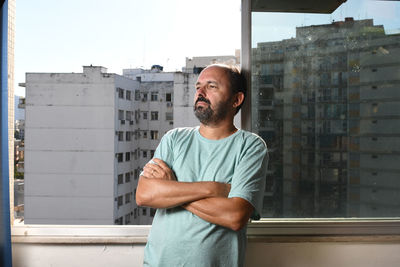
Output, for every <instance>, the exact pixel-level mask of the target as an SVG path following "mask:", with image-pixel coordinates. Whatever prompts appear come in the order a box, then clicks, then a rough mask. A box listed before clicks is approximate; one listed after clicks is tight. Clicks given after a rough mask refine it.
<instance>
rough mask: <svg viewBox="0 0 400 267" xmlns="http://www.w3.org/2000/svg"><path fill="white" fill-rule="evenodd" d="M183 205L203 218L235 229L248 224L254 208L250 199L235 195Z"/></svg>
mask: <svg viewBox="0 0 400 267" xmlns="http://www.w3.org/2000/svg"><path fill="white" fill-rule="evenodd" d="M183 207H184V208H185V209H186V210H188V211H190V212H192V213H193V214H195V215H197V216H199V217H200V218H202V219H203V220H206V221H208V222H210V223H214V224H218V225H221V226H224V227H227V228H230V229H232V230H234V231H238V230H240V229H241V228H242V227H243V226H245V225H246V223H247V221H248V220H249V218H250V216H251V213H252V212H253V210H254V208H253V206H252V205H251V204H250V203H249V202H248V201H246V200H244V199H242V198H235V197H234V198H224V197H211V198H205V199H201V200H197V201H193V202H191V203H188V204H185V205H183Z"/></svg>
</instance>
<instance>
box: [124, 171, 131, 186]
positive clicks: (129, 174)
mask: <svg viewBox="0 0 400 267" xmlns="http://www.w3.org/2000/svg"><path fill="white" fill-rule="evenodd" d="M130 181H131V173H130V172H127V173H125V183H129V182H130Z"/></svg>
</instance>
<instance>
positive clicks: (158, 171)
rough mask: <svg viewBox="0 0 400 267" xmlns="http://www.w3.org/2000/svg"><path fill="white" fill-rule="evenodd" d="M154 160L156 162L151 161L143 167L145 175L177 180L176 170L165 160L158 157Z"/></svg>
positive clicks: (153, 177)
mask: <svg viewBox="0 0 400 267" xmlns="http://www.w3.org/2000/svg"><path fill="white" fill-rule="evenodd" d="M152 161H153V162H154V163H153V162H149V163H147V164H146V165H145V166H144V167H143V176H145V177H146V178H152V179H163V180H170V181H176V176H175V173H174V171H173V170H171V168H169V167H168V165H167V164H165V162H164V161H162V160H161V159H157V158H154V159H153V160H152Z"/></svg>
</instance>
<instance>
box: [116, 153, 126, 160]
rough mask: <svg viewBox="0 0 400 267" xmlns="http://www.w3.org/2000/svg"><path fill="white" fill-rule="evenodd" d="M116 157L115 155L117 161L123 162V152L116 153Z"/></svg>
mask: <svg viewBox="0 0 400 267" xmlns="http://www.w3.org/2000/svg"><path fill="white" fill-rule="evenodd" d="M116 157H117V160H118V162H123V161H124V154H122V153H117V154H116Z"/></svg>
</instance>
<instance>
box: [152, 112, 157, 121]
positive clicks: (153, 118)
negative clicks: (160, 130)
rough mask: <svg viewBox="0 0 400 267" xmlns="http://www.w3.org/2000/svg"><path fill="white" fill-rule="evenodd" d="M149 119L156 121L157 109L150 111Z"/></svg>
mask: <svg viewBox="0 0 400 267" xmlns="http://www.w3.org/2000/svg"><path fill="white" fill-rule="evenodd" d="M151 120H152V121H158V111H152V112H151Z"/></svg>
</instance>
